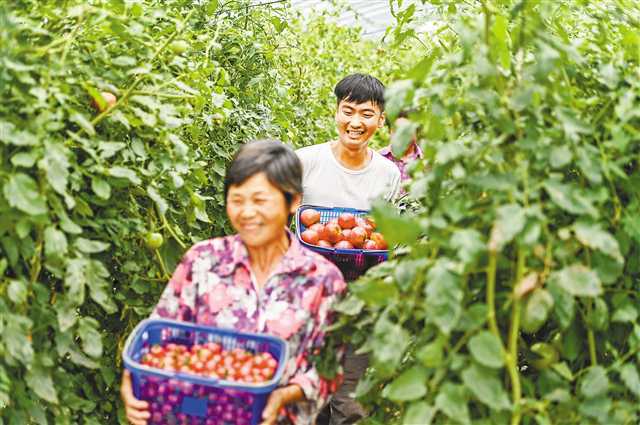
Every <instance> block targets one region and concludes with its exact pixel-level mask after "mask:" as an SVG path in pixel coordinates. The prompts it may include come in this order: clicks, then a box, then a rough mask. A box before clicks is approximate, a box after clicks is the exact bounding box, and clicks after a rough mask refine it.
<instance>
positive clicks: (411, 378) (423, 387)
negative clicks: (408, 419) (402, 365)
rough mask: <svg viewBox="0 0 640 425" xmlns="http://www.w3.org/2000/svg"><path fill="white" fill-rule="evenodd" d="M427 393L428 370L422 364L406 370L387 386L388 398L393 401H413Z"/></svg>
mask: <svg viewBox="0 0 640 425" xmlns="http://www.w3.org/2000/svg"><path fill="white" fill-rule="evenodd" d="M426 394H427V372H426V371H425V369H424V368H422V367H420V366H414V367H412V368H410V369H407V370H405V371H404V372H402V373H401V374H400V376H398V377H397V378H396V379H394V380H393V382H391V384H389V385H388V387H387V398H388V399H389V400H393V401H411V400H416V399H419V398H422V397H424V396H425V395H426Z"/></svg>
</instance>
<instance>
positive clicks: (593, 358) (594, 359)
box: [587, 329, 598, 366]
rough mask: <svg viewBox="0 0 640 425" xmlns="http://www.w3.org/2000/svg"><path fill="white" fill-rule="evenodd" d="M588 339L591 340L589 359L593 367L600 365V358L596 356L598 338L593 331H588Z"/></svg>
mask: <svg viewBox="0 0 640 425" xmlns="http://www.w3.org/2000/svg"><path fill="white" fill-rule="evenodd" d="M587 338H588V339H589V358H590V359H591V366H595V365H597V364H598V357H597V356H596V337H595V335H594V333H593V330H592V329H589V330H588V331H587Z"/></svg>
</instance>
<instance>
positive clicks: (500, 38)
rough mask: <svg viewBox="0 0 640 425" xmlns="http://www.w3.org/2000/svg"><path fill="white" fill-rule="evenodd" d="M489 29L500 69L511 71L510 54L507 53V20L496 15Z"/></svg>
mask: <svg viewBox="0 0 640 425" xmlns="http://www.w3.org/2000/svg"><path fill="white" fill-rule="evenodd" d="M494 19H495V20H494V23H493V25H492V28H491V32H492V33H493V36H494V37H493V40H494V41H495V46H493V47H494V49H495V53H496V55H497V56H498V59H499V61H500V65H501V66H502V68H504V69H506V70H509V69H511V52H510V51H509V39H510V37H509V20H508V19H507V18H506V17H505V16H503V15H500V14H496V15H495V18H494Z"/></svg>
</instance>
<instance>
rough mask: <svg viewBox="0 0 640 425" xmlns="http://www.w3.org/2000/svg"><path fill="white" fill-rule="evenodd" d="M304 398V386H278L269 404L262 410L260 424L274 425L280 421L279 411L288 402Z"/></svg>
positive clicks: (268, 401)
mask: <svg viewBox="0 0 640 425" xmlns="http://www.w3.org/2000/svg"><path fill="white" fill-rule="evenodd" d="M302 400H304V393H303V392H302V388H300V387H299V386H298V385H295V384H294V385H288V386H286V387H282V388H278V389H276V390H275V391H274V392H272V393H271V395H270V396H269V399H268V400H267V405H266V406H265V408H264V410H263V411H262V423H261V424H260V425H274V424H275V423H276V422H277V421H278V412H280V409H281V408H283V407H284V406H286V405H287V404H291V403H296V402H298V401H302Z"/></svg>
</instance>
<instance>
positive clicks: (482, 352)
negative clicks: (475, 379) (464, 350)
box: [467, 331, 504, 369]
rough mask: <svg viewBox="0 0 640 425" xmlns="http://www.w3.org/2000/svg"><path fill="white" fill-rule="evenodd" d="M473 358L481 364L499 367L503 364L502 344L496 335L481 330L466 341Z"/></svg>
mask: <svg viewBox="0 0 640 425" xmlns="http://www.w3.org/2000/svg"><path fill="white" fill-rule="evenodd" d="M467 346H468V348H469V352H471V355H472V356H473V358H474V359H475V360H476V361H477V362H478V363H480V364H481V365H483V366H487V367H490V368H494V369H499V368H501V367H502V366H504V356H503V353H502V345H501V343H500V340H499V339H498V337H496V336H495V335H494V334H492V333H491V332H489V331H482V332H480V333H478V334H476V335H474V336H473V337H471V339H470V340H469V342H468V343H467Z"/></svg>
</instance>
